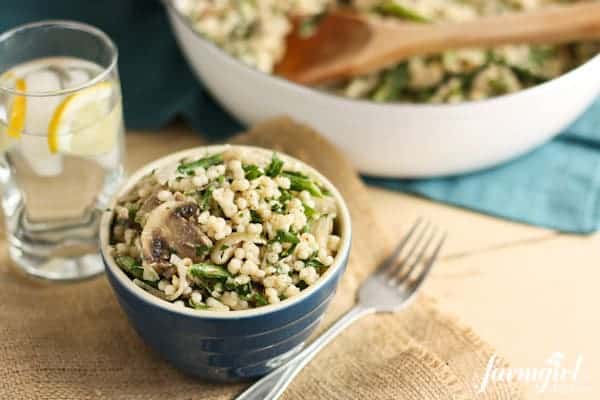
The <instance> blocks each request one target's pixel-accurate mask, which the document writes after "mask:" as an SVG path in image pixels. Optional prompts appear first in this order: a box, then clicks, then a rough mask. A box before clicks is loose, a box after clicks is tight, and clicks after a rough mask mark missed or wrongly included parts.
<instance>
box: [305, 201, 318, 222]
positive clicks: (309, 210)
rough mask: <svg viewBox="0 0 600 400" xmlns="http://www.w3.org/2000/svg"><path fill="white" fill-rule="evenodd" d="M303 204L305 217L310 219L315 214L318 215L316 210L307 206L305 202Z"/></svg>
mask: <svg viewBox="0 0 600 400" xmlns="http://www.w3.org/2000/svg"><path fill="white" fill-rule="evenodd" d="M302 205H303V206H304V215H306V218H308V219H311V218H313V217H315V216H317V215H319V213H317V211H316V210H315V209H314V208H312V207H309V206H307V205H306V204H302Z"/></svg>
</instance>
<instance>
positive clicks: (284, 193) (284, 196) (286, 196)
mask: <svg viewBox="0 0 600 400" xmlns="http://www.w3.org/2000/svg"><path fill="white" fill-rule="evenodd" d="M279 191H280V192H281V196H279V199H278V200H279V201H280V202H282V203H284V204H285V203H287V202H288V201H290V200H291V199H292V198H293V196H292V194H291V193H290V191H289V190H285V189H279Z"/></svg>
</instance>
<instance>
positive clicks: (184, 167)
mask: <svg viewBox="0 0 600 400" xmlns="http://www.w3.org/2000/svg"><path fill="white" fill-rule="evenodd" d="M222 163H223V155H222V154H215V155H212V156H209V157H204V158H201V159H199V160H196V161H192V162H190V163H181V164H179V166H178V167H177V172H179V173H180V174H186V175H189V174H190V173H191V171H193V170H195V169H196V168H200V167H202V168H208V167H211V166H213V165H218V164H222Z"/></svg>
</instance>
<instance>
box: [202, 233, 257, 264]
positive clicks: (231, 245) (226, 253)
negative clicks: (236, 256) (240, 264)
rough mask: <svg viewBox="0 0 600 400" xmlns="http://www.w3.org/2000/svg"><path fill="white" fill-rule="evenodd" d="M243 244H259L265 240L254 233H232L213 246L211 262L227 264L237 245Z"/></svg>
mask: <svg viewBox="0 0 600 400" xmlns="http://www.w3.org/2000/svg"><path fill="white" fill-rule="evenodd" d="M242 242H253V243H259V242H263V239H261V238H260V236H258V235H256V234H253V233H246V232H237V233H232V234H231V235H229V236H227V237H226V238H225V239H222V240H219V241H218V242H217V243H215V245H214V246H213V250H212V252H211V253H210V259H211V261H212V262H214V263H215V264H219V265H223V264H225V263H226V262H227V261H229V259H230V258H231V256H232V255H233V253H234V251H235V249H236V248H237V245H238V244H240V243H242Z"/></svg>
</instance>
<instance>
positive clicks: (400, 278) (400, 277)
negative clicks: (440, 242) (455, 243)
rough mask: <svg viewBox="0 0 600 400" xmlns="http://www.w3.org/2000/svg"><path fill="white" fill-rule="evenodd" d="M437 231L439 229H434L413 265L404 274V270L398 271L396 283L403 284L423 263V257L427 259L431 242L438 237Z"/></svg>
mask: <svg viewBox="0 0 600 400" xmlns="http://www.w3.org/2000/svg"><path fill="white" fill-rule="evenodd" d="M437 231H438V229H437V228H436V227H434V228H433V232H432V233H431V235H429V238H428V239H427V241H426V242H425V244H423V246H421V249H420V250H419V254H418V255H417V257H416V258H415V259H414V261H413V262H412V264H410V266H409V267H408V270H407V271H406V272H404V273H402V270H399V271H398V273H397V275H396V281H398V282H401V281H403V280H405V279H407V278H409V277H410V275H411V274H412V273H413V271H414V270H415V268H416V267H417V265H419V264H420V263H421V262H422V261H423V257H425V252H426V251H427V249H428V248H429V246H430V245H431V242H433V239H434V238H435V236H436V235H437ZM406 261H409V260H408V259H407V260H406Z"/></svg>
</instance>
